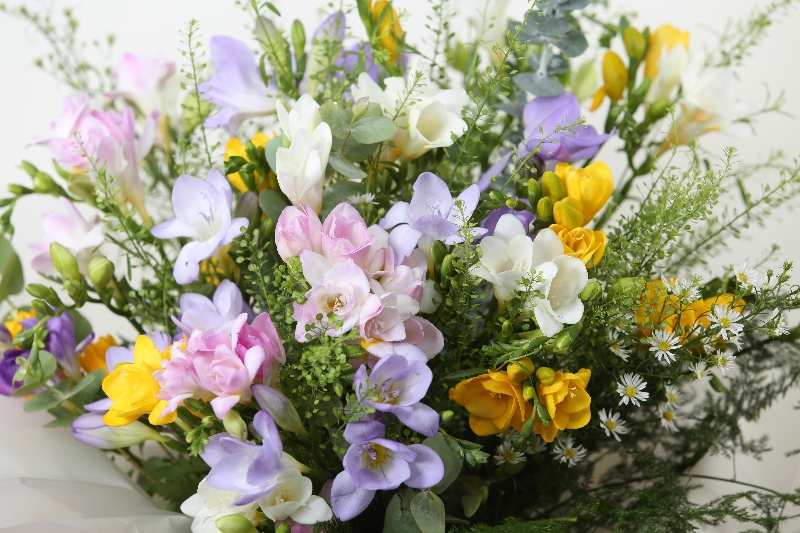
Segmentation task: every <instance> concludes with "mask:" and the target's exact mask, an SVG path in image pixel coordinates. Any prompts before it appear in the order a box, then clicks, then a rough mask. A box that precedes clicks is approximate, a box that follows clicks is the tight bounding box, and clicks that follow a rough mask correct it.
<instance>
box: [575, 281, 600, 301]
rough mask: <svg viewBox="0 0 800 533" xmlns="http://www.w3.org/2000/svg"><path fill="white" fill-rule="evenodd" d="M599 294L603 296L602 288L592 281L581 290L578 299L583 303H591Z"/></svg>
mask: <svg viewBox="0 0 800 533" xmlns="http://www.w3.org/2000/svg"><path fill="white" fill-rule="evenodd" d="M601 294H603V286H602V285H600V282H599V281H593V282H591V283H589V284H588V285H586V287H584V288H583V290H582V291H581V294H580V298H581V300H583V301H584V302H591V301H592V300H594V299H596V298H597V297H598V296H600V295H601Z"/></svg>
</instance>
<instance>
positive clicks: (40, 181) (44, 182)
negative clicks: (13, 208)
mask: <svg viewBox="0 0 800 533" xmlns="http://www.w3.org/2000/svg"><path fill="white" fill-rule="evenodd" d="M33 190H34V191H35V192H38V193H39V194H48V193H51V192H55V191H57V190H58V185H57V184H56V182H55V181H53V178H51V177H50V176H49V175H47V174H45V173H44V172H37V173H36V174H34V175H33Z"/></svg>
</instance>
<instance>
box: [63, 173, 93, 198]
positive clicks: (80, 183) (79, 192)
mask: <svg viewBox="0 0 800 533" xmlns="http://www.w3.org/2000/svg"><path fill="white" fill-rule="evenodd" d="M67 189H69V192H71V193H72V194H73V196H77V197H78V198H80V199H82V200H92V199H94V196H95V194H94V184H93V183H92V180H90V179H89V176H87V175H86V174H73V175H72V176H70V178H69V183H68V184H67Z"/></svg>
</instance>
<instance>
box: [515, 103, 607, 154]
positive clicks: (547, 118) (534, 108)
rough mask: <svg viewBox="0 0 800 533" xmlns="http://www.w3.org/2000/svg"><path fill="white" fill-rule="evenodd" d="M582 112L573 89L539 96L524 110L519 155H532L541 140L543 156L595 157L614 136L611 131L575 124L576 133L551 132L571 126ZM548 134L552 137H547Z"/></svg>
mask: <svg viewBox="0 0 800 533" xmlns="http://www.w3.org/2000/svg"><path fill="white" fill-rule="evenodd" d="M580 115H581V106H580V103H579V102H578V98H577V97H576V96H575V95H574V94H572V93H571V92H567V91H565V92H563V93H561V94H559V95H558V96H539V97H538V98H534V99H533V100H531V101H530V102H528V103H527V104H526V105H525V108H524V109H523V111H522V120H523V123H524V124H525V132H524V138H525V141H524V142H523V145H522V147H521V148H520V153H519V157H520V158H524V157H525V156H526V155H528V153H529V152H530V151H531V150H533V149H534V148H536V146H537V145H538V144H539V142H540V141H541V142H542V145H541V147H540V149H541V151H540V152H537V154H536V155H538V156H539V157H541V158H542V159H554V160H556V161H565V162H571V161H577V160H579V159H586V158H589V157H592V156H593V155H594V154H596V153H597V150H599V149H600V145H602V144H603V143H604V142H606V140H608V138H609V137H611V135H612V134H611V133H607V134H598V133H597V130H596V129H595V128H594V126H586V127H583V126H575V127H574V129H575V132H571V131H569V130H562V131H560V132H558V133H556V134H555V135H551V134H552V133H553V132H554V131H556V129H557V128H558V126H559V125H560V126H569V125H570V124H573V123H574V122H576V121H577V120H578V118H579V117H580ZM548 135H549V137H548ZM545 137H548V138H547V139H546V140H544V138H545Z"/></svg>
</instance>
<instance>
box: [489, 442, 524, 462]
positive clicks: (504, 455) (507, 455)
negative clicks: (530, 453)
mask: <svg viewBox="0 0 800 533" xmlns="http://www.w3.org/2000/svg"><path fill="white" fill-rule="evenodd" d="M496 451H497V455H495V456H494V461H495V462H496V463H497V464H499V465H501V464H503V463H509V464H512V465H515V464H517V463H521V462H522V461H525V460H526V459H525V454H524V453H522V452H515V451H514V450H513V449H512V448H511V442H510V441H503V444H501V445H500V446H498V447H497V450H496Z"/></svg>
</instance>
